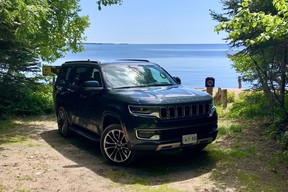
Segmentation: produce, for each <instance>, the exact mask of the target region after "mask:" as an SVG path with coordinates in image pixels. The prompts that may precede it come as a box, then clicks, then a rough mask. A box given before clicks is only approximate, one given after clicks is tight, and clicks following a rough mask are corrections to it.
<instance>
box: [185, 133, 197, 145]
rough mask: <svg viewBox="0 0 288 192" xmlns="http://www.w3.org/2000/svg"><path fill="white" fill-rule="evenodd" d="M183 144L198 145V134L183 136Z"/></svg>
mask: <svg viewBox="0 0 288 192" xmlns="http://www.w3.org/2000/svg"><path fill="white" fill-rule="evenodd" d="M182 143H183V144H195V143H197V134H190V135H183V136H182Z"/></svg>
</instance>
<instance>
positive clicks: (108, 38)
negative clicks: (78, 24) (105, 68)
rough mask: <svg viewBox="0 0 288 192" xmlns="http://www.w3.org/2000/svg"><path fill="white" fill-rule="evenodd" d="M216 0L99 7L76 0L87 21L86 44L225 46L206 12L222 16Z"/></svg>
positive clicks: (146, 0)
mask: <svg viewBox="0 0 288 192" xmlns="http://www.w3.org/2000/svg"><path fill="white" fill-rule="evenodd" d="M219 1H220V0H177V1H176V0H124V1H123V4H122V5H113V6H107V7H103V8H102V10H101V11H98V9H97V4H96V0H80V5H81V8H82V14H83V15H88V16H89V18H90V27H89V28H88V29H87V30H86V32H85V34H86V36H87V40H86V42H89V43H145V44H149V43H154V44H157V43H166V44H169V43H171V44H173V43H176V44H177V43H179V44H192V43H195V44H198V43H225V41H224V40H223V38H224V37H225V34H224V33H220V34H217V33H216V32H214V27H215V26H216V25H217V23H216V22H215V21H213V20H212V19H211V16H210V15H209V9H212V10H215V11H217V12H222V5H221V3H220V2H219Z"/></svg>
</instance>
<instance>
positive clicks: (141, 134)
mask: <svg viewBox="0 0 288 192" xmlns="http://www.w3.org/2000/svg"><path fill="white" fill-rule="evenodd" d="M136 137H137V138H138V139H144V140H153V141H155V140H160V135H158V133H157V131H152V130H137V131H136Z"/></svg>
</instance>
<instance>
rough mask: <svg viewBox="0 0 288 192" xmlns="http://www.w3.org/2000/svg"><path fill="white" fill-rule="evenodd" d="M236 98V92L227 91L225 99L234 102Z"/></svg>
mask: <svg viewBox="0 0 288 192" xmlns="http://www.w3.org/2000/svg"><path fill="white" fill-rule="evenodd" d="M235 98H236V94H235V93H234V92H228V95H227V100H228V103H234V102H235Z"/></svg>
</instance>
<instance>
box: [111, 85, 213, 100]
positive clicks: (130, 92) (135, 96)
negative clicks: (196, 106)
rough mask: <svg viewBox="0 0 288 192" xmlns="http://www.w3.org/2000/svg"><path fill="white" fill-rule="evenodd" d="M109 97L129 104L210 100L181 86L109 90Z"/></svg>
mask: <svg viewBox="0 0 288 192" xmlns="http://www.w3.org/2000/svg"><path fill="white" fill-rule="evenodd" d="M109 93H110V95H111V96H112V97H113V98H114V99H117V100H119V101H121V102H126V103H129V104H141V105H143V104H144V105H145V104H153V105H157V104H162V105H163V104H164V105H165V104H179V103H191V102H201V101H209V100H212V97H211V96H210V95H209V94H207V93H206V92H203V91H198V90H194V89H189V88H184V87H182V86H181V85H176V86H159V87H145V88H128V89H126V88H125V89H112V90H109Z"/></svg>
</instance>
